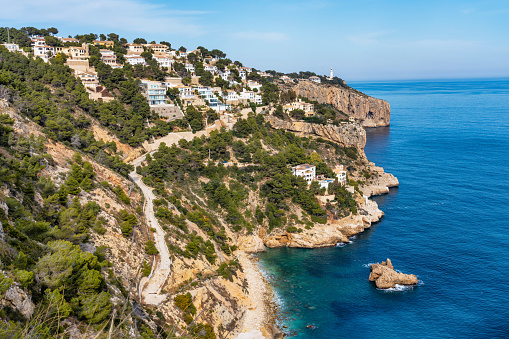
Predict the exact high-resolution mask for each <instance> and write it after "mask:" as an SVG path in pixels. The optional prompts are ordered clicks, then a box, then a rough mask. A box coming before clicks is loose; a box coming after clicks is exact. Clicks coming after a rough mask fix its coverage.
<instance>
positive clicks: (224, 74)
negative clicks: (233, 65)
mask: <svg viewBox="0 0 509 339" xmlns="http://www.w3.org/2000/svg"><path fill="white" fill-rule="evenodd" d="M217 74H218V75H219V76H220V77H221V79H223V80H224V81H228V78H229V77H230V75H231V74H232V73H231V72H230V70H229V69H225V70H224V72H221V71H218V72H217Z"/></svg>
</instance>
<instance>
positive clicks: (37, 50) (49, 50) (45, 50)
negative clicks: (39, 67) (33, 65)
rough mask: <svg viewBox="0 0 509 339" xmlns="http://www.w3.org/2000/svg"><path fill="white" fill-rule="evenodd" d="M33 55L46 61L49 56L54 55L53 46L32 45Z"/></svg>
mask: <svg viewBox="0 0 509 339" xmlns="http://www.w3.org/2000/svg"><path fill="white" fill-rule="evenodd" d="M33 50H34V56H35V57H39V58H41V59H42V60H44V61H46V62H47V61H48V59H49V58H51V57H52V56H54V55H55V48H54V47H51V46H46V45H36V46H34V47H33Z"/></svg>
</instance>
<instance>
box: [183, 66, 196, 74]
mask: <svg viewBox="0 0 509 339" xmlns="http://www.w3.org/2000/svg"><path fill="white" fill-rule="evenodd" d="M184 67H185V68H186V70H187V71H188V72H189V73H194V71H195V69H194V65H193V64H185V66H184Z"/></svg>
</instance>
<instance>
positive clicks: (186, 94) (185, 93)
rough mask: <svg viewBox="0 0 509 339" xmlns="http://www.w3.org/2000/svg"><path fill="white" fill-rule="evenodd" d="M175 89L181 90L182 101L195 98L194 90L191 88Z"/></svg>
mask: <svg viewBox="0 0 509 339" xmlns="http://www.w3.org/2000/svg"><path fill="white" fill-rule="evenodd" d="M174 88H176V89H178V90H179V92H180V94H179V97H180V98H181V99H185V98H192V97H194V89H193V88H192V87H191V86H185V85H177V86H175V87H174Z"/></svg>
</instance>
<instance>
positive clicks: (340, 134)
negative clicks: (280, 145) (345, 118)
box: [266, 116, 366, 149]
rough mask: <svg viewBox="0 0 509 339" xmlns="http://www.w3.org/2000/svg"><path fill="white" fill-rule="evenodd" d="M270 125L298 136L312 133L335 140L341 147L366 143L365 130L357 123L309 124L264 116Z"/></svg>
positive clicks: (359, 146)
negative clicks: (335, 124)
mask: <svg viewBox="0 0 509 339" xmlns="http://www.w3.org/2000/svg"><path fill="white" fill-rule="evenodd" d="M266 120H267V121H269V122H270V124H271V125H272V127H274V128H277V129H284V130H287V131H291V132H294V133H296V134H298V135H300V136H302V135H305V136H308V135H314V136H317V137H321V138H323V139H327V140H330V141H334V142H337V143H338V144H340V145H342V146H343V147H357V148H360V149H363V148H364V146H365V145H366V131H365V130H364V129H363V128H362V127H361V126H360V125H359V124H357V123H347V124H341V125H339V126H334V125H320V124H311V123H307V122H302V121H285V120H281V119H278V118H276V117H274V116H268V117H267V118H266Z"/></svg>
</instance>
